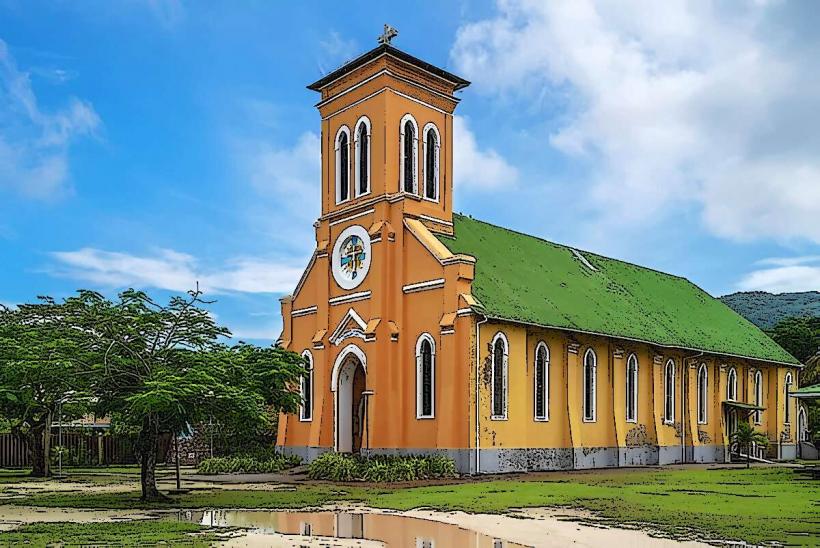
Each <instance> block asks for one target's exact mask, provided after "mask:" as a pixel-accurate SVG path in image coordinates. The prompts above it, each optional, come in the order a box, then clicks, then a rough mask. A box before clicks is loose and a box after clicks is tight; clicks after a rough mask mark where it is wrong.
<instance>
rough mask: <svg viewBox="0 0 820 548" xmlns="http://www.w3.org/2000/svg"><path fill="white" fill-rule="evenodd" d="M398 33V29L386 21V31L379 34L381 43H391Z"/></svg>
mask: <svg viewBox="0 0 820 548" xmlns="http://www.w3.org/2000/svg"><path fill="white" fill-rule="evenodd" d="M398 35H399V31H398V30H396V29H395V28H393V27H391V26H390V25H388V24H387V23H385V24H384V32H383V33H381V34H380V35H379V37H378V38H377V40H378V41H379V44H385V45H390V41H391V40H392V39H393V38H395V37H396V36H398Z"/></svg>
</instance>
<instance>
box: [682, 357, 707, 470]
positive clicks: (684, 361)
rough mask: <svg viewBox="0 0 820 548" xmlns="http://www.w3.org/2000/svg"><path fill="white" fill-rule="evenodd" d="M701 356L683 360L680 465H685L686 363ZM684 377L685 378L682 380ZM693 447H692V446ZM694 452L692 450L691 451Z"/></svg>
mask: <svg viewBox="0 0 820 548" xmlns="http://www.w3.org/2000/svg"><path fill="white" fill-rule="evenodd" d="M701 356H703V352H698V353H697V354H694V355H692V356H689V357H688V358H683V371H681V376H680V395H681V400H680V414H681V418H680V420H681V424H680V452H681V456H680V461H681V464H686V423H685V422H684V421H685V420H686V419H687V418H688V416H689V415H688V413H687V411H688V409H684V406H687V407H688V403H689V402H688V401H687V400H686V388H687V387H688V386H689V364H688V363H687V362H689V361H692V360H694V359H696V358H700V357H701ZM684 376H685V377H686V378H685V379H684ZM693 447H694V446H693ZM693 451H694V449H693Z"/></svg>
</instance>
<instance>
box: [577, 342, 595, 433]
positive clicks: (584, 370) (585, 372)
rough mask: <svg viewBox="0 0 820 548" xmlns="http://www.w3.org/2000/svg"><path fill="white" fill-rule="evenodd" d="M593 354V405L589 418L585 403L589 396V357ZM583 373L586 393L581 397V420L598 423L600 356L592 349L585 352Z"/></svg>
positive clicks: (591, 400) (591, 401)
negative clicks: (587, 395)
mask: <svg viewBox="0 0 820 548" xmlns="http://www.w3.org/2000/svg"><path fill="white" fill-rule="evenodd" d="M589 354H592V397H591V398H590V403H591V404H592V417H591V418H587V413H586V411H587V410H586V409H585V408H584V401H585V400H586V394H587V356H588V355H589ZM581 373H582V374H583V376H584V382H583V385H584V393H583V394H582V397H581V418H582V419H583V421H584V422H598V354H596V353H595V350H593V349H592V348H587V351H586V352H584V361H583V367H582V368H581Z"/></svg>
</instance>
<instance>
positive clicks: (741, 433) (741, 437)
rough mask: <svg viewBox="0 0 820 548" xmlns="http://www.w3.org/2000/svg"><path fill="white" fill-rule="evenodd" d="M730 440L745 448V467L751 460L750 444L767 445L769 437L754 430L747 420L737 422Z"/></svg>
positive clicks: (747, 466)
mask: <svg viewBox="0 0 820 548" xmlns="http://www.w3.org/2000/svg"><path fill="white" fill-rule="evenodd" d="M732 441H733V442H735V443H737V444H738V445H739V446H740V447H745V448H746V468H749V465H750V463H751V461H752V446H753V445H760V446H762V447H766V446H767V445H769V439H768V438H767V437H766V435H765V434H763V433H762V432H758V431H757V430H755V429H754V427H753V426H752V425H751V424H749V423H748V421H741V422H739V423H738V425H737V430H735V431H734V432H733V433H732Z"/></svg>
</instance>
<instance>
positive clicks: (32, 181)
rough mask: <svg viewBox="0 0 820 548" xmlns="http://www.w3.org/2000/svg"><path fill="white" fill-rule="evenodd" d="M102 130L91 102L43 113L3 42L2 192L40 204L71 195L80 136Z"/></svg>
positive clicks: (72, 101) (0, 107) (0, 111)
mask: <svg viewBox="0 0 820 548" xmlns="http://www.w3.org/2000/svg"><path fill="white" fill-rule="evenodd" d="M100 125H101V122H100V118H99V116H98V115H97V113H96V111H95V110H94V107H92V106H91V104H90V103H88V102H85V101H82V100H80V99H77V98H76V97H71V98H69V100H68V105H67V106H66V107H64V108H62V109H61V110H58V111H56V112H54V113H46V112H43V111H42V110H41V108H40V106H39V104H38V100H37V96H36V95H35V93H34V90H33V89H32V86H31V81H30V79H29V76H28V74H27V73H25V72H20V71H19V70H18V68H17V65H16V63H15V61H14V58H13V57H12V56H11V53H9V50H8V47H7V46H6V43H5V42H3V41H2V40H0V188H2V187H6V188H10V189H12V190H14V191H16V192H18V193H20V194H22V195H25V196H29V197H32V198H38V199H54V198H56V197H59V196H60V195H61V194H62V193H64V192H65V191H66V190H67V188H66V187H67V184H68V180H69V159H68V153H69V148H70V145H71V143H72V142H73V141H74V140H75V139H76V138H78V137H83V136H87V135H94V134H95V133H96V131H97V130H98V129H99V127H100Z"/></svg>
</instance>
